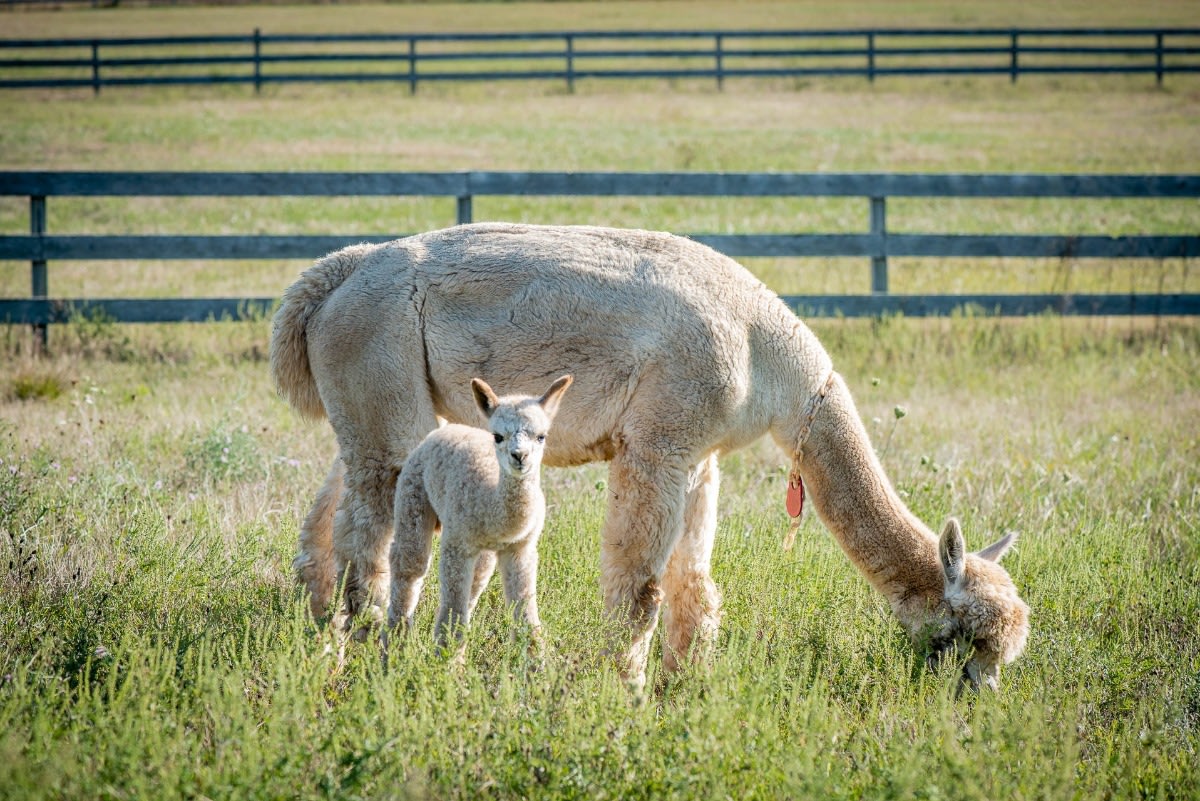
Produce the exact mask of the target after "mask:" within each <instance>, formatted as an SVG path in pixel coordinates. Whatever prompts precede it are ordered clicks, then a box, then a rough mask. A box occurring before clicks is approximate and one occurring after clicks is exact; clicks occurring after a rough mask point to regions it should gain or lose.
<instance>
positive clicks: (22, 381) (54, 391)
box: [8, 369, 65, 401]
mask: <svg viewBox="0 0 1200 801" xmlns="http://www.w3.org/2000/svg"><path fill="white" fill-rule="evenodd" d="M64 389H65V387H64V386H63V380H62V378H61V376H59V375H56V374H54V373H52V372H46V371H43V370H36V369H31V370H28V371H26V372H22V373H18V374H17V375H14V376H13V377H12V378H11V379H9V390H8V394H9V397H11V398H15V399H16V400H21V401H29V400H54V399H56V398H58V397H60V396H61V395H62V394H63V391H64Z"/></svg>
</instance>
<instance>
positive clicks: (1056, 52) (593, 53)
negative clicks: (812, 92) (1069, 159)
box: [0, 27, 1200, 93]
mask: <svg viewBox="0 0 1200 801" xmlns="http://www.w3.org/2000/svg"><path fill="white" fill-rule="evenodd" d="M0 55H3V56H5V57H3V58H0V88H7V89H30V88H47V87H57V88H71V87H76V88H90V89H91V90H92V91H93V92H96V93H99V92H100V90H101V88H103V87H106V86H107V87H115V86H139V85H165V84H247V85H253V86H254V88H255V90H256V91H258V90H261V88H262V87H263V86H264V85H266V84H272V83H296V82H309V83H320V82H354V81H358V82H368V81H371V82H393V83H399V84H403V85H407V87H408V89H409V91H410V92H414V93H415V92H416V91H417V87H418V85H419V84H421V83H428V82H435V83H437V82H447V81H512V80H549V81H560V82H564V83H565V84H566V87H567V89H568V90H574V88H575V82H576V81H579V80H589V79H631V78H660V79H661V78H666V79H709V80H715V81H716V83H717V86H718V87H721V86H723V85H724V82H725V80H726V79H729V78H781V77H782V78H800V77H815V76H839V77H841V76H857V77H864V78H867V79H868V80H870V81H874V80H875V79H876V78H877V77H886V76H898V75H909V76H914V75H915V76H920V75H1004V76H1008V78H1009V80H1010V81H1014V82H1015V81H1016V80H1017V79H1018V78H1019V77H1020V76H1022V75H1036V74H1112V73H1129V74H1144V75H1154V76H1155V80H1156V81H1157V82H1158V83H1159V84H1161V83H1162V81H1163V78H1164V76H1165V75H1167V74H1170V73H1197V72H1200V28H1178V27H1172V28H1165V27H1163V28H1022V29H1015V28H982V29H953V28H914V29H903V28H881V29H854V30H795V31H764V30H744V31H739V30H723V31H565V32H539V33H441V34H435V33H364V34H264V33H262V32H261V30H259V29H255V30H254V32H253V33H251V34H244V35H224V36H165V37H125V38H72V39H66V38H58V39H0ZM333 70H336V71H333Z"/></svg>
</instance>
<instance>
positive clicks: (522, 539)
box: [388, 375, 572, 655]
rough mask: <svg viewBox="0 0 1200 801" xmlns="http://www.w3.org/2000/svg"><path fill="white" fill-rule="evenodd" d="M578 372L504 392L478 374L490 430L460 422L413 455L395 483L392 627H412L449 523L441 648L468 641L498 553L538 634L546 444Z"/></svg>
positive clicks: (479, 400) (511, 599)
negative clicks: (535, 389) (536, 393)
mask: <svg viewBox="0 0 1200 801" xmlns="http://www.w3.org/2000/svg"><path fill="white" fill-rule="evenodd" d="M571 381H572V377H571V376H569V375H564V376H563V377H562V378H560V379H558V380H557V381H555V382H554V383H553V384H552V385H551V386H550V389H548V390H546V394H545V395H542V397H540V398H535V397H530V396H528V395H512V396H507V397H503V398H497V397H496V394H495V393H494V392H492V388H491V387H489V386H488V385H487V383H486V382H484V381H483V380H482V379H480V378H476V379H474V380H472V381H471V390H472V392H473V394H474V396H475V403H476V405H477V406H478V407H479V409H480V410H481V411H482V412H483V414H484V416H485V417H486V418H487V421H488V430H487V431H483V430H481V429H478V428H472V427H470V426H464V425H457V424H453V423H451V424H449V425H445V426H443V427H441V428H438V429H436V430H434V431H433V432H431V433H430V434H429V435H428V436H427V437H425V439H424V440H423V441H422V442H421V444H420V445H418V446H417V447H416V448H415V449H414V450H413V452H412V453H411V454H409V457H408V459H407V460H406V461H405V463H404V469H403V470H402V471H401V473H400V478H399V480H398V481H397V484H396V503H395V514H396V537H395V539H394V540H393V541H392V553H391V572H392V599H391V610H390V613H389V616H388V624H389V626H391V627H395V626H397V625H399V624H403V626H404V628H405V630H406V631H407V630H408V629H411V628H412V625H413V613H414V610H415V609H416V606H417V599H418V597H419V596H420V594H421V587H422V586H423V585H424V583H425V576H426V574H427V573H428V572H429V564H430V561H431V549H432V540H433V534H434V532H435V531H436V530H437V529H438V528H439V527H440V528H441V529H442V551H441V567H440V569H439V571H438V575H439V576H440V578H441V603H440V605H439V606H438V613H437V627H436V637H437V643H438V647H439V648H442V649H444V648H445V647H446V643H447V640H448V639H449V637H450V636H451V635H453V636H454V638H455V639H456V641H458V642H459V643H460V649H461V641H462V637H463V632H464V630H465V628H466V626H467V624H468V623H469V622H470V619H471V612H472V611H473V610H474V609H475V604H476V602H477V601H478V600H479V595H480V593H482V592H483V588H484V587H485V586H487V582H488V579H489V578H491V576H492V572H493V571H494V570H495V568H496V562H497V558H498V559H499V563H500V573H501V576H502V577H503V579H504V597H505V599H506V600H507V602H508V603H510V604H512V605H513V606H514V609H513V615H514V618H515V619H516V620H517V621H520V620H522V619H524V620H525V622H526V623H528V624H529V626H530V628H531V629H532V631H533V633H534V635H535V636H536V635H537V633H538V632H539V630H540V628H541V620H540V619H539V618H538V610H537V598H536V583H537V561H538V555H537V543H538V538H539V537H540V536H541V534H542V523H543V522H544V521H545V517H546V499H545V497H544V496H543V495H542V487H541V464H542V452H543V450H544V449H545V444H546V434H547V432H548V431H549V430H550V423H551V421H553V419H554V414H555V412H557V411H558V404H559V401H560V400H561V399H562V395H563V393H564V392H565V391H566V390H567V387H569V386H570V385H571ZM461 653H462V652H461V650H460V651H459V654H460V655H461Z"/></svg>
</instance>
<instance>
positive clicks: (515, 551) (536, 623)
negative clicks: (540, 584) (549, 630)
mask: <svg viewBox="0 0 1200 801" xmlns="http://www.w3.org/2000/svg"><path fill="white" fill-rule="evenodd" d="M537 540H538V538H537V536H536V535H535V536H532V537H529V538H528V539H526V540H525V541H524V542H522V543H520V544H518V545H515V546H513V547H512V548H509V549H508V550H506V551H503V552H502V553H501V554H500V575H501V576H503V578H504V600H505V601H507V602H508V604H509V605H510V606H512V612H513V620H514V621H516V622H517V623H520V622H521V621H522V620H523V621H525V623H526V624H527V625H528V626H529V630H530V631H531V632H532V633H533V635H534V637H535V638H536V637H537V636H538V635H539V634H540V633H541V630H542V620H541V618H540V617H538V606H537V566H538V553H537Z"/></svg>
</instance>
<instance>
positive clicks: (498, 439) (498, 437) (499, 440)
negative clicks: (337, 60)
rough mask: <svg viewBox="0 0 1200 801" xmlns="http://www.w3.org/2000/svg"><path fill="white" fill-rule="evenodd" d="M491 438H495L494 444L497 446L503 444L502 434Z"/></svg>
mask: <svg viewBox="0 0 1200 801" xmlns="http://www.w3.org/2000/svg"><path fill="white" fill-rule="evenodd" d="M492 436H494V437H495V438H496V444H497V445H499V444H500V443H501V442H504V435H503V434H493V435H492Z"/></svg>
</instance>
